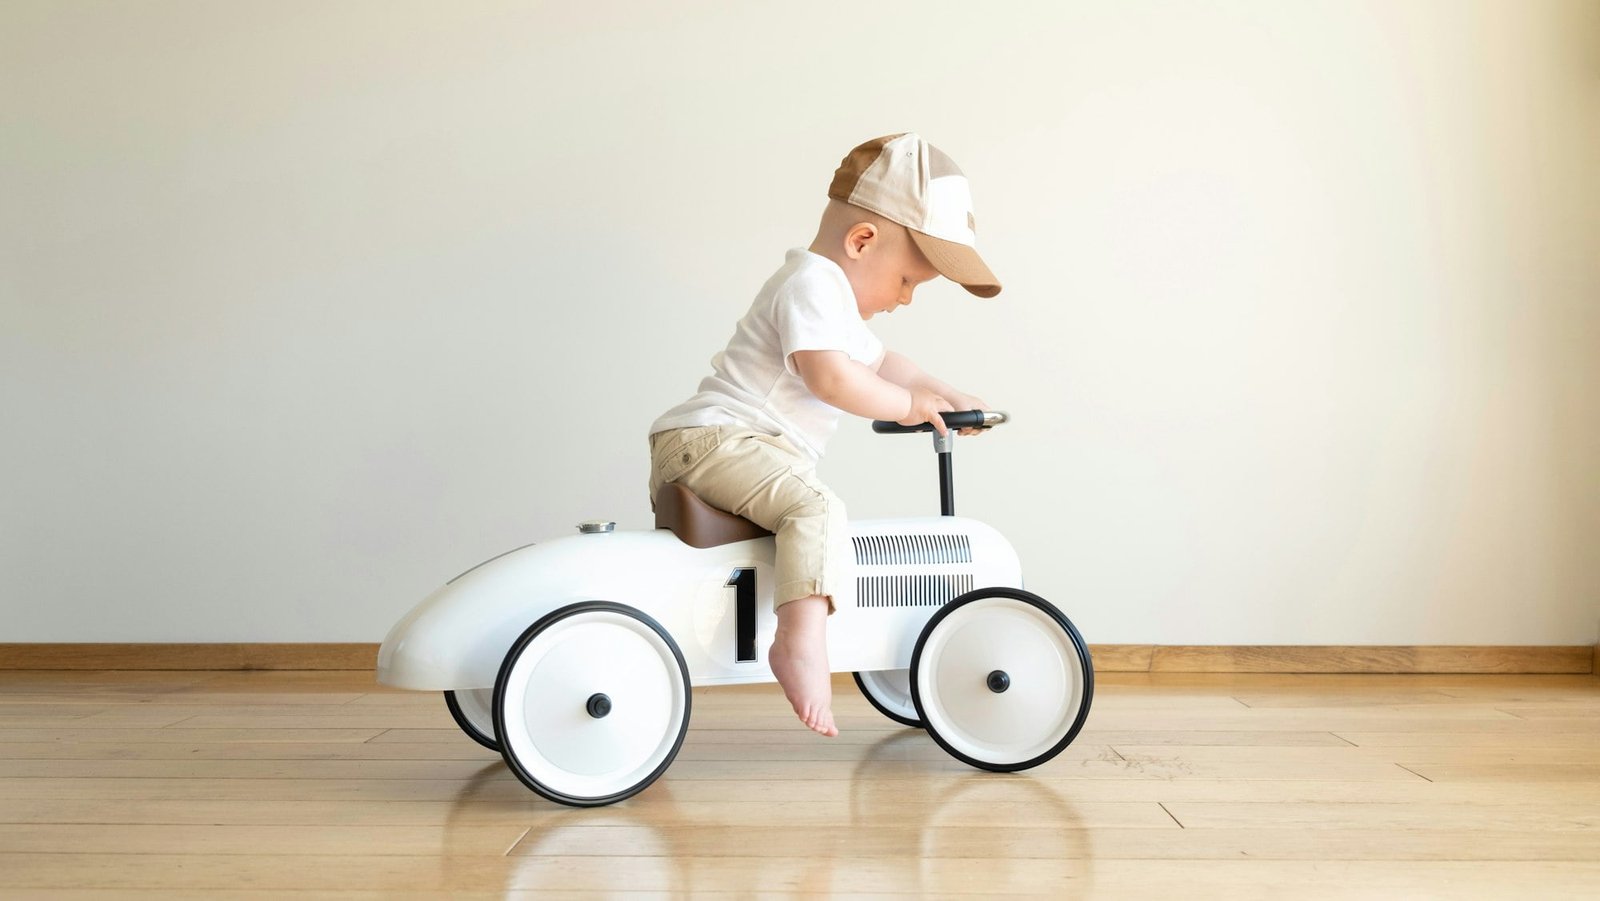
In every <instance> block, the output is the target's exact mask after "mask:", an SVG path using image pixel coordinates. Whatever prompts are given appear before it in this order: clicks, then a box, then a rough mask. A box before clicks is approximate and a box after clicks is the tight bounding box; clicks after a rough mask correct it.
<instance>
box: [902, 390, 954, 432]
mask: <svg viewBox="0 0 1600 901" xmlns="http://www.w3.org/2000/svg"><path fill="white" fill-rule="evenodd" d="M909 390H910V391H911V411H910V412H909V413H907V414H906V417H905V418H904V419H902V420H900V424H901V425H922V424H923V423H924V422H928V423H932V424H933V430H934V431H936V432H938V433H939V434H941V435H943V434H944V433H946V432H948V431H949V429H947V428H946V427H945V424H944V418H943V417H941V416H940V415H939V414H940V413H944V412H948V411H950V410H954V409H955V407H952V406H950V402H949V401H947V400H945V399H944V398H942V397H940V396H939V395H937V394H934V393H933V392H932V391H929V390H928V389H926V388H911V389H909Z"/></svg>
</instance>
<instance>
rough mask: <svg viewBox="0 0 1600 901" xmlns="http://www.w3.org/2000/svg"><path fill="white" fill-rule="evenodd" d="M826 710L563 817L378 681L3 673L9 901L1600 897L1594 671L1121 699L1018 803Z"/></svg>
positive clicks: (1170, 692)
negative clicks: (813, 723)
mask: <svg viewBox="0 0 1600 901" xmlns="http://www.w3.org/2000/svg"><path fill="white" fill-rule="evenodd" d="M835 692H836V696H837V701H836V708H835V709H836V711H837V713H838V714H839V719H840V726H841V728H842V729H843V734H842V735H841V736H840V737H839V738H838V739H836V740H833V741H828V740H826V739H822V738H820V737H813V736H811V735H810V734H809V733H807V732H805V731H804V730H802V729H801V728H800V727H799V726H798V725H797V724H796V723H794V722H793V720H792V718H791V716H790V715H789V714H788V713H787V708H786V706H785V705H784V703H783V700H782V696H781V695H780V694H778V693H777V691H776V689H775V687H772V686H761V687H758V688H717V689H704V690H697V692H696V695H695V700H694V720H693V723H692V725H691V728H690V732H689V737H688V740H687V741H686V742H685V744H684V746H683V750H682V752H681V753H680V754H679V756H678V759H677V761H676V763H674V764H673V766H672V768H671V769H669V770H668V771H667V773H666V775H665V776H663V777H662V779H661V780H660V781H658V782H656V783H655V785H653V786H651V787H650V788H649V789H647V790H646V791H645V792H644V793H643V794H641V795H639V796H638V797H636V798H634V799H632V800H630V801H628V802H625V803H623V804H619V805H615V806H612V807H607V808H598V809H593V810H574V809H568V808H562V807H557V806H555V805H553V804H550V803H548V802H546V801H544V800H542V799H540V798H539V797H538V796H536V795H534V794H532V793H531V792H529V791H527V790H526V789H524V788H523V786H522V785H521V783H519V782H517V781H516V779H515V778H514V777H513V776H511V774H510V773H509V772H508V771H507V770H506V769H505V767H504V765H503V764H502V763H501V761H500V759H499V758H498V757H497V756H496V755H494V754H493V753H492V752H489V751H487V750H485V749H483V748H481V747H479V746H478V745H476V744H474V743H473V742H471V741H470V740H468V739H467V738H466V737H465V736H464V735H462V734H461V733H460V732H458V731H457V730H456V728H455V726H454V723H453V722H452V720H451V719H450V716H449V713H448V712H447V711H446V709H445V705H444V703H443V700H442V698H441V697H440V696H439V695H437V694H422V693H412V692H397V691H392V690H387V689H384V688H382V687H380V686H378V685H375V684H374V683H373V682H372V676H371V674H370V673H366V672H348V673H342V672H333V673H329V672H321V673H315V672H277V673H264V672H257V673H250V672H96V673H71V672H6V673H0V897H6V898H10V897H73V898H78V897H139V896H144V897H152V898H207V899H210V898H220V897H235V896H243V897H250V896H254V895H257V894H259V895H262V896H278V895H284V894H294V895H296V896H297V897H313V896H314V897H335V898H345V897H349V898H377V897H382V898H395V897H409V896H418V897H421V896H440V897H442V896H444V895H446V894H449V895H451V896H452V897H462V898H467V897H483V898H490V897H495V898H498V897H515V896H522V895H533V894H540V895H543V894H544V893H553V894H565V895H579V894H587V893H605V894H621V893H628V892H639V893H652V894H675V895H682V894H690V893H692V894H695V895H701V894H714V893H728V894H729V895H732V896H741V897H747V896H750V895H752V894H755V893H771V894H775V895H777V894H783V895H787V894H799V893H816V894H835V895H842V894H852V893H854V894H868V895H876V894H896V893H899V894H916V895H922V894H935V893H937V894H963V893H968V894H974V895H977V894H992V893H1008V894H1034V895H1049V896H1053V897H1106V898H1141V897H1159V898H1163V899H1190V898H1209V897H1228V898H1241V897H1243V898H1309V897H1356V898H1424V897H1451V898H1461V897H1483V898H1507V897H1515V898H1540V899H1545V898H1560V897H1572V898H1578V897H1582V898H1595V897H1597V896H1600V679H1596V678H1595V677H1593V676H1323V675H1316V676H1281V675H1277V676H1269V675H1181V674H1115V673H1113V674H1105V675H1102V677H1101V678H1100V681H1099V684H1098V686H1097V692H1096V695H1095V705H1094V710H1093V712H1092V713H1091V715H1090V718H1089V722H1088V725H1087V726H1086V727H1085V728H1084V730H1083V732H1082V733H1081V734H1080V735H1079V737H1078V740H1077V742H1076V743H1074V744H1073V745H1072V746H1071V747H1070V748H1068V749H1067V750H1066V751H1065V752H1064V753H1063V754H1062V755H1061V756H1060V757H1058V758H1056V759H1055V760H1054V761H1052V762H1051V763H1049V764H1047V765H1045V766H1042V767H1040V768H1038V769H1036V770H1033V771H1030V772H1028V773H1023V774H1014V775H997V774H990V773H981V772H978V771H975V770H972V769H969V768H967V767H965V766H964V765H962V764H960V763H958V762H956V761H955V760H953V759H951V758H949V757H947V756H946V755H945V754H944V753H943V752H942V751H940V750H939V748H938V747H937V746H936V745H934V744H933V742H932V741H931V740H930V739H929V738H927V737H926V736H925V735H924V734H923V733H921V732H918V731H913V730H909V729H903V728H899V727H896V726H895V725H894V724H893V723H891V722H890V721H888V720H886V719H884V718H883V717H881V716H880V715H878V714H877V713H876V712H874V711H873V710H872V709H871V708H870V707H869V706H868V705H867V703H866V702H865V701H864V700H863V699H862V698H861V697H860V696H859V695H858V694H857V693H856V691H855V687H854V685H853V684H852V683H848V682H841V683H838V684H837V685H836V688H835Z"/></svg>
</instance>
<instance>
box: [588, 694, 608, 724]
mask: <svg viewBox="0 0 1600 901" xmlns="http://www.w3.org/2000/svg"><path fill="white" fill-rule="evenodd" d="M584 709H585V710H587V711H589V715H590V716H592V717H594V718H595V719H599V718H601V717H603V716H605V715H606V714H608V713H610V712H611V699H610V698H608V697H606V696H605V695H603V694H592V695H590V696H589V703H587V704H585V705H584Z"/></svg>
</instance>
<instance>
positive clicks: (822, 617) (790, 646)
mask: <svg viewBox="0 0 1600 901" xmlns="http://www.w3.org/2000/svg"><path fill="white" fill-rule="evenodd" d="M828 606H829V601H828V599H827V598H825V597H823V596H821V595H817V594H814V595H811V596H809V597H804V598H798V599H796V600H793V601H790V602H789V603H787V604H784V605H783V606H781V607H779V608H778V632H777V634H776V635H774V636H773V637H772V647H771V648H769V649H768V650H767V663H769V664H770V665H771V666H772V674H773V675H774V676H777V677H778V684H779V685H781V686H783V693H784V696H785V697H787V698H788V699H789V705H790V706H791V707H793V708H794V712H795V715H796V716H798V717H800V721H801V722H803V723H805V724H806V725H807V726H809V727H811V728H812V729H813V730H815V731H816V732H818V733H820V734H822V735H826V736H828V737H829V738H832V737H833V736H835V735H838V734H839V729H838V727H837V726H835V725H834V724H833V673H832V671H831V670H829V668H828V642H827V638H828V632H827V629H828Z"/></svg>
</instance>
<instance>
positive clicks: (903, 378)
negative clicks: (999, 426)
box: [878, 350, 989, 435]
mask: <svg viewBox="0 0 1600 901" xmlns="http://www.w3.org/2000/svg"><path fill="white" fill-rule="evenodd" d="M878 375H879V376H880V377H881V378H884V379H886V380H888V381H891V382H893V383H895V384H896V385H900V386H902V387H904V388H926V389H928V390H929V391H932V392H933V393H935V394H937V395H939V396H940V397H943V398H944V399H945V400H948V401H949V402H950V403H952V404H954V405H955V409H957V410H987V409H989V405H988V404H986V403H984V402H983V399H982V398H979V397H974V396H972V395H970V394H967V393H966V392H964V391H960V390H957V389H956V388H953V387H951V386H950V385H948V384H946V383H944V382H941V381H939V380H938V379H937V378H934V376H933V374H932V373H929V372H926V371H924V370H923V369H922V368H921V367H919V366H918V365H917V364H916V363H914V362H912V361H911V358H910V357H907V356H904V355H902V354H897V353H895V352H894V351H892V350H891V351H887V352H885V353H884V355H883V362H881V363H879V364H878ZM982 433H983V430H982V429H962V430H961V434H963V435H980V434H982Z"/></svg>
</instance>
